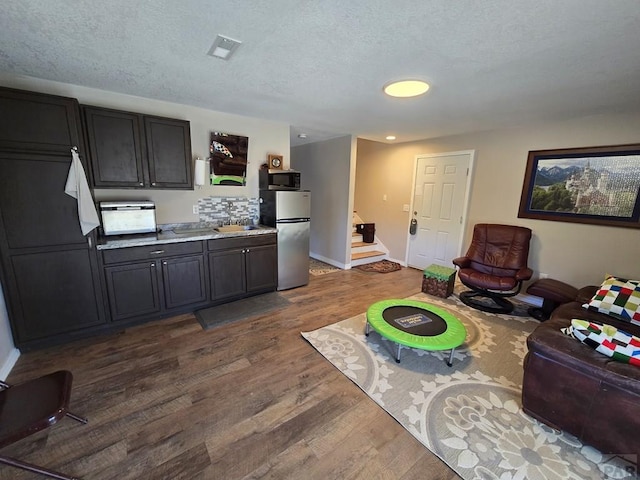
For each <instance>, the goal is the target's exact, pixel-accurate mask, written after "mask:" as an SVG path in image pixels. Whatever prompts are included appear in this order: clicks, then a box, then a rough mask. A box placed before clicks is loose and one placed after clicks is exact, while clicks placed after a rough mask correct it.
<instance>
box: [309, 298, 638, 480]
mask: <svg viewBox="0 0 640 480" xmlns="http://www.w3.org/2000/svg"><path fill="white" fill-rule="evenodd" d="M410 298H411V299H414V300H420V301H424V302H427V303H431V304H433V305H436V306H438V307H441V308H444V309H446V310H448V311H450V312H451V313H453V314H454V315H455V316H456V317H457V318H458V319H459V320H460V321H461V322H462V323H463V324H464V325H465V327H466V329H467V339H466V342H465V343H464V344H463V345H462V346H460V347H458V348H457V349H456V350H455V357H454V360H453V366H452V367H448V366H447V364H446V362H445V358H447V357H448V356H449V351H443V352H427V351H424V350H416V349H412V348H403V349H402V358H401V363H399V364H398V363H396V362H395V360H394V357H393V355H394V350H395V344H394V343H393V342H391V341H389V340H386V339H383V338H381V337H380V335H379V334H378V333H377V332H375V331H372V332H371V333H370V335H369V336H368V337H366V336H365V335H364V326H365V318H366V317H365V314H364V313H363V314H360V315H358V316H356V317H353V318H349V319H347V320H343V321H341V322H339V323H336V324H333V325H329V326H327V327H323V328H321V329H319V330H315V331H313V332H303V333H302V336H303V337H304V338H305V339H306V340H307V341H309V343H311V345H313V347H315V348H316V349H317V350H318V351H319V352H320V353H321V354H322V355H323V356H324V357H325V358H326V359H327V360H329V361H330V362H331V363H332V364H333V365H334V366H335V367H336V368H338V369H339V370H340V371H341V372H342V373H343V374H344V375H346V376H347V377H348V378H349V379H351V380H352V381H353V382H354V383H355V384H356V385H358V386H359V387H360V388H361V389H362V390H363V391H364V392H365V393H366V394H367V395H368V396H369V397H370V398H371V399H372V400H373V401H374V402H376V403H377V404H379V405H380V406H381V407H382V408H383V409H384V410H386V411H387V412H388V413H389V414H390V415H391V416H393V417H394V418H395V419H396V420H397V421H398V422H399V423H400V424H401V425H402V426H403V427H404V428H405V429H407V430H408V431H409V432H410V433H411V434H412V435H413V436H414V437H416V438H417V439H418V440H419V441H420V442H421V443H422V444H423V445H424V446H426V447H427V448H428V449H429V450H431V451H432V452H433V453H434V454H435V455H437V456H438V457H439V458H440V459H442V460H443V461H444V462H445V463H446V464H447V465H449V466H450V467H451V468H452V469H453V470H454V471H455V472H456V473H457V474H458V475H460V476H461V477H462V478H463V479H469V480H470V479H482V480H489V479H491V480H516V479H529V480H533V479H535V480H551V479H558V480H559V479H574V480H583V479H602V478H635V477H634V476H633V474H631V473H629V471H628V470H631V468H630V465H629V464H627V463H626V462H625V461H624V460H623V459H621V458H619V457H616V456H612V455H604V454H602V453H600V452H599V451H597V450H595V449H594V448H592V447H589V446H586V445H583V444H582V443H581V442H580V441H579V440H578V439H576V438H575V437H573V436H571V435H568V434H566V433H563V432H558V431H554V430H553V429H551V428H549V427H547V426H545V425H544V424H542V423H540V422H538V421H536V420H534V419H533V418H531V417H529V416H528V415H526V414H525V413H523V411H522V409H521V400H520V395H521V385H522V373H523V370H522V362H523V359H524V356H525V353H526V344H525V340H526V337H527V336H528V335H529V333H530V332H532V331H533V329H534V328H535V327H536V325H538V322H537V321H535V320H532V319H528V318H524V317H520V316H515V315H496V314H490V313H484V312H480V311H477V310H474V309H471V308H469V307H467V306H466V305H464V304H462V302H460V300H459V299H458V298H457V297H456V296H455V295H454V296H451V297H449V299H446V300H445V299H440V298H437V297H433V296H430V295H426V294H423V293H420V294H418V295H414V296H412V297H410Z"/></svg>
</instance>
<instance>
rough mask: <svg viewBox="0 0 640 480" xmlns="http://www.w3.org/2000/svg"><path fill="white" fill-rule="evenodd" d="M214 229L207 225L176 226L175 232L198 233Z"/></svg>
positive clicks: (210, 231)
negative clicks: (197, 226) (193, 226)
mask: <svg viewBox="0 0 640 480" xmlns="http://www.w3.org/2000/svg"><path fill="white" fill-rule="evenodd" d="M213 230H214V228H213V227H205V228H175V229H174V230H173V233H175V234H177V235H182V234H185V233H188V234H194V235H195V234H198V233H212V232H213Z"/></svg>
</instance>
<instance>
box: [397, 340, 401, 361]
mask: <svg viewBox="0 0 640 480" xmlns="http://www.w3.org/2000/svg"><path fill="white" fill-rule="evenodd" d="M396 345H398V348H397V349H396V363H400V349H401V348H402V345H400V344H399V343H398V344H396Z"/></svg>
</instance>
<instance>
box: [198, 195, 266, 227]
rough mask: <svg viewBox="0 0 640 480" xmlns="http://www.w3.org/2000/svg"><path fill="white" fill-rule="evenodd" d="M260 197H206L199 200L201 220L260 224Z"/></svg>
mask: <svg viewBox="0 0 640 480" xmlns="http://www.w3.org/2000/svg"><path fill="white" fill-rule="evenodd" d="M259 205H260V204H259V202H258V198H247V197H206V198H201V199H199V200H198V215H199V217H200V221H201V222H207V223H219V224H220V223H223V222H226V223H242V222H245V223H247V222H249V223H252V224H258V220H259V218H260V207H259Z"/></svg>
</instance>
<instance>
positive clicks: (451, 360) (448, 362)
mask: <svg viewBox="0 0 640 480" xmlns="http://www.w3.org/2000/svg"><path fill="white" fill-rule="evenodd" d="M455 351H456V349H455V348H452V349H451V352H450V353H449V360H447V365H449V366H451V365H453V352H455Z"/></svg>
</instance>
